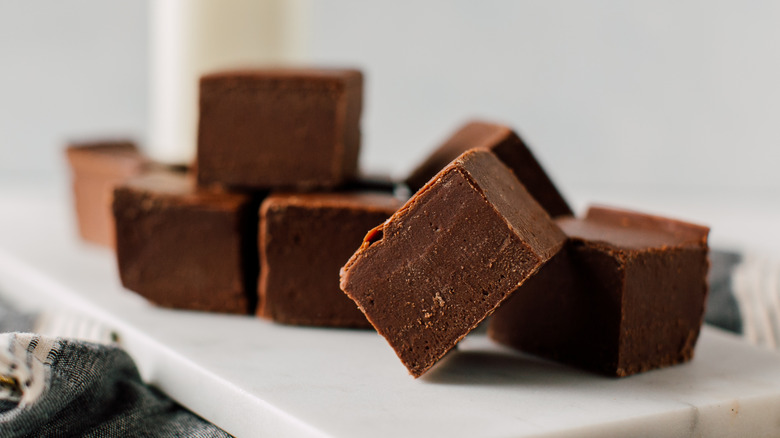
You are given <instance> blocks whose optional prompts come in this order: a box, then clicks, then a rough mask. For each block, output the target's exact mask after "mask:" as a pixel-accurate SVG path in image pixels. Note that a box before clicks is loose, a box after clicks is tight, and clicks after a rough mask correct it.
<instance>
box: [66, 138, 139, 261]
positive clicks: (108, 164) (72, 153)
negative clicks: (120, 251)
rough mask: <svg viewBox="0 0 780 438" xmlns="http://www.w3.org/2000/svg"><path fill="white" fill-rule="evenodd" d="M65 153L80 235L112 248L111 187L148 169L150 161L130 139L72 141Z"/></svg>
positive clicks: (112, 191)
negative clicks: (69, 170) (70, 176)
mask: <svg viewBox="0 0 780 438" xmlns="http://www.w3.org/2000/svg"><path fill="white" fill-rule="evenodd" d="M66 154H67V157H68V162H69V163H70V168H71V175H72V181H73V198H74V203H75V206H76V217H77V220H78V226H79V234H80V235H81V238H82V239H84V240H86V241H89V242H92V243H97V244H99V245H103V246H108V247H114V241H115V237H114V215H113V214H112V213H111V201H112V199H113V196H114V187H115V186H116V185H117V184H119V183H121V182H123V181H125V180H127V179H128V178H130V177H133V176H136V175H139V174H141V173H142V172H144V171H145V170H147V169H148V168H149V166H150V164H149V162H148V161H147V160H146V159H145V158H144V157H142V156H141V154H140V153H139V152H138V149H137V148H136V146H135V144H134V143H133V142H131V141H118V140H112V141H96V142H81V143H72V144H70V145H69V146H68V148H67V150H66Z"/></svg>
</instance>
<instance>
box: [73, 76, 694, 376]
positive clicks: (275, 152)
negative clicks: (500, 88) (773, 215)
mask: <svg viewBox="0 0 780 438" xmlns="http://www.w3.org/2000/svg"><path fill="white" fill-rule="evenodd" d="M362 86H363V80H362V75H361V74H360V72H358V71H354V70H311V69H298V70H251V71H231V72H223V73H218V74H212V75H208V76H205V77H203V78H202V80H201V83H200V92H201V95H200V121H199V128H198V129H199V132H198V152H197V162H196V165H195V166H194V169H189V170H187V169H181V168H168V167H165V166H161V165H153V164H151V163H149V162H148V160H146V159H144V158H143V157H142V156H141V155H140V154H138V153H137V152H132V150H131V147H130V146H128V145H127V144H125V143H100V144H92V145H85V144H81V145H75V146H73V147H71V148H69V150H68V156H69V158H70V161H71V164H72V167H73V168H74V174H75V175H76V177H75V178H74V188H75V190H76V194H77V196H76V198H77V204H78V208H77V210H78V212H79V215H80V221H81V223H82V224H86V223H87V222H89V219H85V216H86V215H88V214H89V213H90V212H98V211H99V212H100V215H102V216H103V217H104V216H106V214H105V211H104V210H105V207H104V206H103V207H101V208H97V207H95V205H104V204H105V198H106V195H105V192H106V191H107V190H106V187H111V186H112V184H117V183H119V185H118V186H116V188H115V189H114V190H113V215H108V216H110V217H108V218H104V219H102V222H108V223H109V224H108V225H105V224H104V225H102V226H101V228H100V229H101V230H102V231H101V232H102V233H103V236H102V237H100V239H99V240H98V239H95V236H94V235H90V234H89V233H85V232H84V230H85V229H89V228H90V226H86V225H85V226H84V227H82V235H83V236H84V237H85V238H87V239H91V240H93V241H100V242H102V243H108V244H112V243H113V242H115V245H116V251H117V257H118V262H119V270H120V276H121V279H122V283H123V285H125V287H127V288H128V289H130V290H133V291H135V292H137V293H139V294H141V295H143V296H144V297H146V298H147V299H149V300H150V301H152V302H154V303H156V304H158V305H161V306H166V307H174V308H182V309H195V310H207V311H218V312H234V313H256V314H257V315H259V316H261V317H264V318H268V319H271V320H274V321H277V322H281V323H286V324H299V325H312V326H327V327H356V328H357V327H373V328H374V329H376V331H377V332H378V333H379V334H381V335H382V336H384V337H385V338H386V340H387V341H388V343H389V344H390V346H391V347H392V348H393V349H394V350H395V352H396V354H397V355H398V357H399V358H400V360H401V362H402V363H403V364H404V365H405V366H406V368H407V369H408V371H409V372H410V373H411V374H412V375H413V376H415V377H419V376H421V375H423V374H424V373H426V372H427V371H428V370H429V369H431V367H432V366H433V365H434V364H436V363H437V362H438V361H439V360H440V359H441V358H443V357H444V356H445V354H446V353H447V352H449V351H450V350H452V349H453V348H454V347H455V346H456V344H457V343H458V342H459V341H460V340H461V339H463V338H464V337H465V336H466V335H467V334H468V333H469V332H470V331H472V330H473V329H474V328H476V327H477V325H479V324H480V323H481V322H482V321H483V320H485V318H487V317H488V316H491V315H492V316H491V318H490V322H489V328H488V334H489V336H490V337H491V338H492V339H494V340H495V341H497V342H499V343H501V344H505V345H507V346H510V347H514V348H517V349H519V350H521V351H524V352H528V353H531V354H535V355H539V356H542V357H545V358H549V359H553V360H558V361H561V362H564V363H567V364H570V365H573V366H577V367H581V368H584V369H588V370H591V371H595V372H599V373H602V374H607V375H613V376H627V375H630V374H634V373H637V372H642V371H646V370H650V369H654V368H659V367H664V366H668V365H672V364H676V363H681V362H685V361H687V360H690V359H691V358H692V356H693V350H694V346H695V344H696V340H697V338H698V335H699V331H700V328H701V325H702V321H703V315H704V304H705V300H706V296H707V291H708V288H707V282H706V274H707V270H708V246H707V235H708V231H709V230H708V229H707V228H706V227H703V226H699V225H695V224H690V223H686V222H682V221H678V220H674V219H669V218H663V217H659V216H653V215H648V214H643V213H637V212H632V211H627V210H620V209H614V208H608V207H601V206H593V207H590V208H589V209H588V211H587V213H586V214H585V215H584V216H583V217H577V216H575V215H574V213H573V211H572V209H571V208H570V207H569V205H568V203H567V202H566V200H565V198H564V197H563V196H562V194H561V192H560V191H559V190H558V189H557V188H556V186H555V185H554V183H553V182H552V181H551V179H550V178H549V176H548V175H547V174H546V173H545V171H544V170H543V168H542V167H541V166H540V164H539V162H538V161H537V160H536V159H535V158H534V156H533V154H532V153H531V151H530V149H529V148H528V147H527V146H526V144H525V143H524V142H523V141H522V140H521V138H520V137H519V136H518V135H517V134H516V133H515V132H514V131H513V130H512V129H511V128H510V127H507V126H504V125H501V124H497V123H490V122H483V121H472V122H469V123H466V124H465V125H463V126H461V127H460V128H459V129H457V130H456V131H455V132H454V133H453V134H452V135H451V136H450V137H449V138H448V139H447V140H446V141H444V142H443V144H442V145H441V146H439V147H438V148H436V149H435V150H434V151H433V153H432V154H431V155H430V156H429V157H428V158H427V159H426V160H425V161H424V162H423V163H421V164H420V165H419V166H418V167H417V168H416V169H415V170H414V171H413V172H412V173H411V174H410V175H409V176H408V177H407V178H406V179H405V181H403V182H402V183H401V184H402V185H406V186H407V187H408V188H409V189H410V192H411V193H413V196H411V198H410V199H408V200H405V201H406V202H404V201H403V200H399V199H398V198H397V197H395V196H393V187H394V186H395V184H393V183H392V182H384V181H373V180H370V179H367V178H365V177H361V176H360V173H359V172H358V153H359V148H360V114H361V107H362ZM120 152H121V153H120ZM120 157H121V159H122V160H124V161H122V162H125V164H124V165H122V166H119V165H116V164H111V165H109V164H107V163H116V162H119V158H120ZM128 157H131V158H128ZM133 160H135V164H133V165H129V164H127V162H133ZM93 162H99V163H100V164H99V165H94V164H91V163H93ZM112 166H113V167H112ZM105 169H121V170H122V171H121V172H120V171H115V170H109V171H106V170H105ZM96 175H97V176H96ZM84 181H87V182H84ZM93 186H99V187H101V188H102V189H101V190H97V189H92V190H91V191H90V189H89V187H93ZM98 192H100V193H99V195H98V194H96V193H98ZM109 197H110V196H109ZM80 198H83V199H87V201H80V200H79V199H80ZM90 199H91V201H90ZM95 199H99V201H95ZM101 202H102V203H103V204H101ZM82 204H83V205H82ZM96 214H97V213H96ZM112 220H113V221H114V222H115V224H113V225H112V224H110V222H111V221H112ZM100 221H101V220H98V219H92V222H93V223H94V222H100ZM93 228H94V227H93ZM113 230H115V232H114V231H113ZM93 234H94V233H93Z"/></svg>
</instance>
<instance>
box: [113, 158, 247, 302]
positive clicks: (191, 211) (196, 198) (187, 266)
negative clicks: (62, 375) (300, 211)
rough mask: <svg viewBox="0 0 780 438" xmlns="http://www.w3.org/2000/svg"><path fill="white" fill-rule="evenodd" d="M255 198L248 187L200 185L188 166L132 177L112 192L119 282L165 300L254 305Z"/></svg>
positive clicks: (153, 298) (143, 293)
mask: <svg viewBox="0 0 780 438" xmlns="http://www.w3.org/2000/svg"><path fill="white" fill-rule="evenodd" d="M258 206H259V202H257V201H256V200H255V199H253V198H252V197H251V196H249V195H244V194H235V193H220V192H217V191H206V190H203V189H198V188H197V187H196V185H195V181H194V178H192V177H191V175H185V174H183V173H177V172H172V171H167V172H164V171H155V172H150V173H147V174H145V175H142V176H140V177H137V178H134V179H131V180H129V181H127V182H126V183H125V184H123V185H121V186H119V187H117V188H116V190H115V192H114V215H115V218H116V230H117V258H118V262H119V274H120V277H121V279H122V284H123V285H124V286H125V287H126V288H128V289H130V290H132V291H135V292H137V293H139V294H140V295H142V296H144V297H146V298H147V299H148V300H149V301H152V302H153V303H156V304H158V305H160V306H164V307H174V308H179V309H193V310H208V311H214V312H230V313H250V312H251V311H254V305H255V303H256V296H257V294H256V292H255V290H256V286H257V274H258V256H257V220H258V218H257V209H258Z"/></svg>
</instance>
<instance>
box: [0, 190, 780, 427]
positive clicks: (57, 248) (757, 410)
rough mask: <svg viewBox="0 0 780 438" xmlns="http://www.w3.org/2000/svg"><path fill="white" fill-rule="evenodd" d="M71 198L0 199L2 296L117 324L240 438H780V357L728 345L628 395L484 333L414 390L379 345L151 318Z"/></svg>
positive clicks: (629, 385) (197, 408)
mask: <svg viewBox="0 0 780 438" xmlns="http://www.w3.org/2000/svg"><path fill="white" fill-rule="evenodd" d="M59 193H61V192H60V191H57V192H52V191H28V192H24V191H15V190H10V188H6V189H5V190H3V189H0V213H1V214H0V294H3V295H4V296H5V297H7V298H11V299H12V300H14V301H16V302H18V303H20V304H21V305H23V306H28V307H30V306H31V307H38V308H40V307H42V306H45V307H48V308H53V309H59V311H62V312H77V313H80V314H83V315H87V316H88V317H90V318H94V319H96V320H98V321H100V322H102V323H105V324H107V325H108V326H110V327H111V328H112V329H113V330H115V331H116V333H117V334H118V335H119V337H120V344H121V345H122V346H124V347H125V348H126V349H127V351H128V352H129V353H130V354H131V355H132V356H133V358H134V359H135V360H136V362H137V364H138V366H139V368H140V370H141V373H142V375H143V377H144V378H145V379H146V380H147V381H148V382H150V383H151V384H153V385H155V386H157V387H158V388H160V389H161V390H162V391H164V392H166V393H167V394H169V395H170V396H171V397H173V398H174V399H176V400H177V401H179V402H180V403H181V404H183V405H185V406H187V407H188V408H190V409H191V410H193V411H194V412H196V413H198V414H199V415H201V416H202V417H204V418H206V419H207V420H210V421H212V422H213V423H215V424H216V425H218V426H220V427H222V428H223V429H225V430H226V431H228V432H230V433H232V434H234V435H236V436H241V437H244V436H334V437H385V436H386V437H415V436H426V437H429V436H445V437H460V436H462V437H475V436H479V437H531V436H533V437H569V436H578V437H583V436H584V437H612V436H614V437H625V436H632V437H634V436H648V437H650V436H652V437H656V436H668V437H721V436H723V437H726V436H780V355H778V354H777V353H775V352H773V351H768V350H762V349H758V348H756V347H753V346H750V345H748V344H746V343H744V342H743V341H742V340H741V339H739V338H737V337H735V336H733V335H730V334H726V333H723V332H720V331H718V330H716V329H713V328H708V327H705V329H704V330H703V333H702V336H701V339H700V342H699V345H698V347H697V350H696V358H695V359H694V361H693V362H691V363H689V364H685V365H680V366H676V367H672V368H667V369H663V370H657V371H652V372H648V373H645V374H641V375H636V376H633V377H629V378H624V379H612V378H605V377H601V376H598V375H594V374H589V373H586V372H581V371H578V370H575V369H572V368H568V367H564V366H561V365H557V364H553V363H548V362H544V361H541V360H538V359H535V358H532V357H529V356H524V355H522V354H518V353H515V352H513V351H510V350H508V349H505V348H503V347H500V346H497V345H495V344H493V343H492V342H491V341H490V340H489V339H487V338H486V337H485V335H484V334H480V333H474V334H471V335H469V336H468V337H467V338H466V339H465V340H464V342H462V343H461V344H460V346H459V348H458V351H456V352H453V353H451V354H449V355H448V356H447V357H446V358H445V359H444V360H443V361H442V362H441V363H439V364H438V365H436V367H435V368H433V369H432V370H431V371H430V372H429V373H428V374H426V375H425V376H423V377H422V378H419V379H414V378H412V377H411V376H410V375H408V374H407V372H406V369H405V368H404V367H403V366H402V365H401V363H400V361H399V360H398V359H397V358H396V356H395V354H394V353H393V351H392V350H391V349H390V347H389V346H388V345H387V343H386V342H385V341H384V339H382V338H381V337H380V336H378V335H377V334H376V333H374V332H371V331H350V330H336V329H314V328H300V327H287V326H281V325H276V324H273V323H269V322H266V321H261V320H257V319H255V318H252V317H248V316H247V317H240V316H227V315H216V314H206V313H194V312H186V311H174V310H166V309H160V308H155V307H153V306H151V305H150V304H148V303H147V302H146V301H145V300H143V299H142V298H140V297H138V296H136V295H134V294H133V293H131V292H129V291H127V290H125V289H123V288H122V287H121V285H120V284H119V280H118V276H117V271H116V266H115V261H114V257H113V254H112V252H111V251H109V250H106V249H102V248H96V247H92V246H90V245H87V244H84V243H81V242H80V241H78V239H77V238H76V236H75V233H74V231H73V230H74V224H73V220H72V212H71V210H70V206H69V204H68V203H69V199H67V197H66V196H65V197H64V196H61V195H59V196H58V194H59Z"/></svg>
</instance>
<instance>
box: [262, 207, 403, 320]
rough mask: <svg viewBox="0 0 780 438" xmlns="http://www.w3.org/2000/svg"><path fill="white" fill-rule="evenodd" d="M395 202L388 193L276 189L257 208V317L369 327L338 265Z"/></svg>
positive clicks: (379, 221) (381, 220)
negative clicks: (345, 286)
mask: <svg viewBox="0 0 780 438" xmlns="http://www.w3.org/2000/svg"><path fill="white" fill-rule="evenodd" d="M401 204H402V203H401V202H400V201H398V200H397V199H396V198H394V197H393V196H392V195H391V194H389V193H382V192H344V193H306V194H300V193H297V194H296V193H277V194H272V195H270V196H269V197H268V198H266V199H265V200H264V201H263V204H262V206H261V208H260V259H261V266H262V268H261V272H262V274H261V275H260V284H259V286H258V289H259V294H260V300H259V307H258V315H260V316H264V317H266V318H270V319H273V320H275V321H278V322H282V323H287V324H300V325H313V326H333V327H371V324H369V323H368V321H367V320H366V317H365V316H364V315H363V313H362V312H361V311H360V310H359V309H358V307H357V305H355V302H354V301H352V300H351V299H349V297H347V296H346V295H345V294H344V292H342V291H341V289H340V288H339V269H340V268H341V266H342V265H343V264H344V263H346V261H347V260H348V259H349V257H350V256H351V255H352V254H353V253H354V252H355V249H356V248H358V247H360V244H361V243H362V242H363V236H365V235H366V233H367V232H368V231H369V230H371V229H372V228H374V227H376V226H377V225H378V224H380V223H382V222H384V221H385V220H386V219H387V218H388V217H390V215H391V214H393V213H394V212H395V211H396V210H397V209H398V208H399V207H400V206H401Z"/></svg>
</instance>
